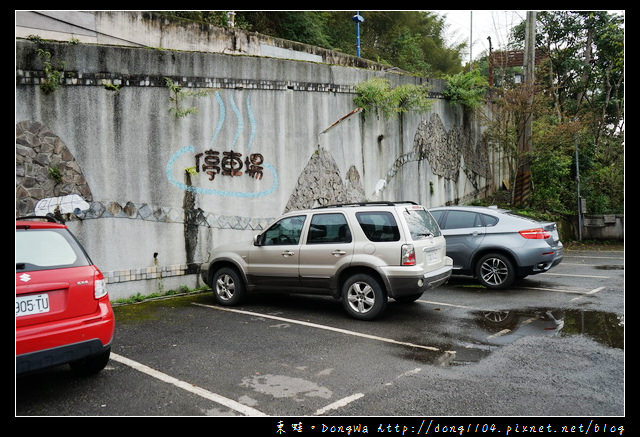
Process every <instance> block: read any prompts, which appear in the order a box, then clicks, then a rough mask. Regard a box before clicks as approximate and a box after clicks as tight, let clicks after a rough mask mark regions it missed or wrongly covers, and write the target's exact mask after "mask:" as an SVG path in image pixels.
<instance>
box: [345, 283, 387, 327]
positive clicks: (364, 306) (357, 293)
mask: <svg viewBox="0 0 640 437" xmlns="http://www.w3.org/2000/svg"><path fill="white" fill-rule="evenodd" d="M342 303H343V305H344V307H345V309H346V310H347V313H349V315H351V316H352V317H354V318H356V319H360V320H372V319H374V318H376V317H378V316H379V315H380V314H382V312H383V311H384V309H385V307H386V305H387V296H386V294H385V292H384V291H383V289H382V286H381V285H380V283H379V282H378V281H377V280H376V279H375V278H373V277H372V276H370V275H367V274H364V273H361V274H357V275H353V276H351V277H349V278H348V279H347V280H346V281H345V282H344V284H343V285H342Z"/></svg>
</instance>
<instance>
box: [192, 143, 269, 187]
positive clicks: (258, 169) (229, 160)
mask: <svg viewBox="0 0 640 437" xmlns="http://www.w3.org/2000/svg"><path fill="white" fill-rule="evenodd" d="M195 158H196V171H197V172H200V170H201V169H202V171H203V172H204V173H206V174H208V175H209V180H210V181H212V180H214V179H215V177H216V175H217V174H221V175H223V176H242V173H243V172H242V171H241V170H242V168H243V166H244V168H245V169H246V170H245V172H244V173H245V174H246V175H248V176H250V177H252V178H254V179H262V171H263V167H262V164H263V163H264V157H263V156H262V154H260V153H251V154H250V155H249V156H247V157H246V158H245V160H244V163H243V161H242V153H238V152H234V151H233V150H231V151H229V152H222V157H220V152H217V151H214V150H206V151H204V152H203V153H198V154H196V155H195ZM201 158H202V165H201V164H200V162H201Z"/></svg>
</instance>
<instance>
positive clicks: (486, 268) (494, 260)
mask: <svg viewBox="0 0 640 437" xmlns="http://www.w3.org/2000/svg"><path fill="white" fill-rule="evenodd" d="M515 276H516V275H515V269H514V268H513V264H512V263H511V260H509V258H507V257H506V256H504V255H501V254H499V253H489V254H487V255H485V256H483V257H482V258H480V260H478V263H477V264H476V278H477V279H478V281H480V283H481V284H482V285H484V286H485V287H487V288H492V289H495V290H502V289H505V288H508V287H510V286H511V284H513V281H514V279H515Z"/></svg>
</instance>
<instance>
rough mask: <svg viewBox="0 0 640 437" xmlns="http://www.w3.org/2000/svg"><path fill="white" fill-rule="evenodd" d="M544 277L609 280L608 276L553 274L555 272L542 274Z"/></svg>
mask: <svg viewBox="0 0 640 437" xmlns="http://www.w3.org/2000/svg"><path fill="white" fill-rule="evenodd" d="M544 275H545V276H546V275H552V276H569V277H572V278H597V279H609V276H600V275H570V274H568V273H555V272H544Z"/></svg>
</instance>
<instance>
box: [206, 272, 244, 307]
mask: <svg viewBox="0 0 640 437" xmlns="http://www.w3.org/2000/svg"><path fill="white" fill-rule="evenodd" d="M212 286H213V287H212V288H213V292H214V294H215V297H216V300H217V301H218V303H219V304H221V305H236V304H238V303H240V301H242V300H243V299H244V295H245V286H244V282H243V281H242V278H241V277H240V275H239V274H238V272H237V271H235V270H234V269H232V268H229V267H222V268H221V269H219V270H217V271H216V272H215V273H214V274H213V278H212Z"/></svg>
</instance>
